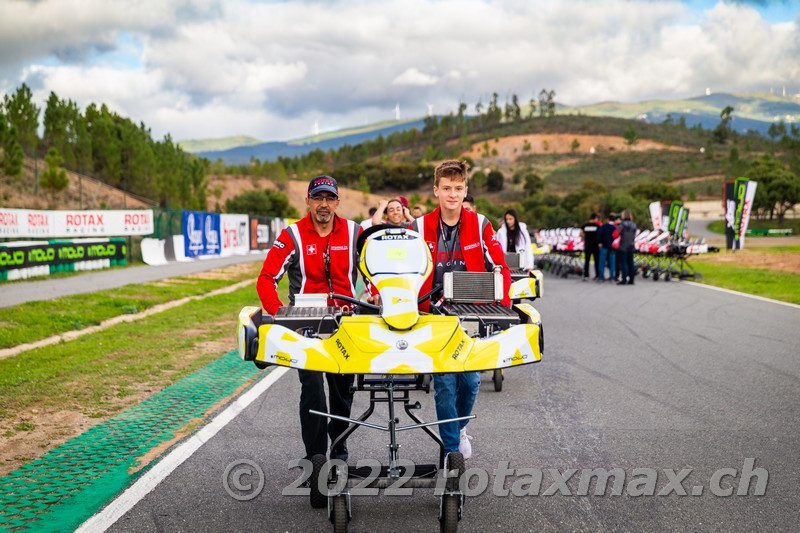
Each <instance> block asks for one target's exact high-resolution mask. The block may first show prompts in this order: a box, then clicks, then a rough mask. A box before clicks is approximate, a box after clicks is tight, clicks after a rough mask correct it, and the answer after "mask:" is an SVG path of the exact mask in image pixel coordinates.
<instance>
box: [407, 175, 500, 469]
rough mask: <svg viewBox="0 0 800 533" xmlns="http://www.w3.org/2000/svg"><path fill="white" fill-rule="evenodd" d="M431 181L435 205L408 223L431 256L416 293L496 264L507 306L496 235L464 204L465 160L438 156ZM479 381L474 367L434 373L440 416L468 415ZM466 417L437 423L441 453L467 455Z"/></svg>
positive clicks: (425, 305)
mask: <svg viewBox="0 0 800 533" xmlns="http://www.w3.org/2000/svg"><path fill="white" fill-rule="evenodd" d="M433 180H434V181H433V194H434V195H435V196H436V197H437V198H438V199H439V207H437V208H436V209H434V210H433V211H432V212H431V213H429V214H427V215H425V216H423V217H420V218H418V219H417V220H415V221H414V222H413V223H412V224H411V229H413V230H415V231H417V232H419V233H421V234H422V236H423V238H424V239H425V242H426V243H427V244H428V247H429V248H430V250H431V256H432V257H433V267H434V268H433V272H432V273H431V275H430V276H429V277H428V279H427V280H425V283H424V284H423V285H422V288H421V289H420V294H427V293H428V292H429V291H430V290H431V288H432V287H436V286H439V287H441V285H442V279H443V278H444V273H445V272H450V271H456V270H466V271H470V272H485V271H486V270H487V269H488V270H495V269H497V270H500V271H501V272H502V274H503V294H504V299H503V305H506V306H508V305H510V304H511V301H510V300H509V299H508V289H509V286H510V285H511V272H510V270H509V269H508V266H507V265H506V260H505V255H504V254H503V249H502V247H501V246H500V244H499V243H498V242H497V240H496V239H495V236H494V229H493V228H492V224H491V223H490V222H489V220H488V219H487V218H486V217H485V216H483V215H481V214H479V213H477V212H474V211H468V210H466V209H464V208H463V203H464V198H465V196H466V195H467V164H466V163H464V162H462V161H456V160H449V161H443V162H442V163H441V164H439V166H437V167H436V170H435V171H434V178H433ZM440 298H441V290H440V291H438V293H437V294H434V295H432V296H431V298H430V301H425V302H423V303H422V304H421V305H420V309H421V310H422V311H427V310H428V309H429V306H430V302H431V301H433V302H436V301H437V300H438V299H440ZM480 384H481V377H480V373H479V372H463V373H456V374H434V375H433V388H434V399H435V401H436V416H437V417H438V418H439V420H442V419H445V418H457V417H461V416H468V415H470V414H471V413H472V406H473V405H474V404H475V398H477V396H478V388H479V387H480ZM467 422H468V421H467V420H464V421H461V422H450V423H447V424H440V425H439V435H441V437H442V442H444V448H445V453H450V452H456V451H460V452H461V453H462V454H463V455H464V458H465V459H468V458H469V457H471V456H472V445H471V444H470V442H469V438H470V437H469V436H468V435H467V433H466V426H467Z"/></svg>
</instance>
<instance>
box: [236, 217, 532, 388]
mask: <svg viewBox="0 0 800 533" xmlns="http://www.w3.org/2000/svg"><path fill="white" fill-rule="evenodd" d="M365 233H366V232H365ZM362 237H364V239H363V240H364V242H363V247H362V249H361V253H360V269H361V271H362V272H363V273H364V275H365V276H366V277H367V279H368V280H369V281H370V283H372V284H373V285H374V286H375V287H376V288H377V290H378V292H379V293H380V295H381V307H380V315H374V314H357V313H353V312H350V311H344V310H338V311H336V310H334V311H332V314H327V313H328V311H325V313H326V314H325V316H324V317H323V318H322V319H321V320H320V324H322V322H323V320H324V321H326V323H327V324H329V325H330V324H332V325H333V327H330V328H329V329H328V330H327V331H328V332H330V336H329V337H327V338H322V337H325V335H321V333H322V332H321V331H318V330H319V329H320V328H319V327H317V328H313V327H312V328H305V330H302V329H300V330H295V329H294V328H289V327H286V325H282V324H280V323H276V322H277V321H278V319H277V318H273V317H271V316H266V315H262V312H261V309H260V308H257V307H245V308H244V309H242V311H241V312H240V314H239V324H238V331H237V336H238V344H239V353H240V355H241V357H242V359H244V360H248V361H255V362H256V363H257V364H260V365H280V366H287V367H291V368H297V369H303V370H313V371H318V372H331V373H337V374H431V373H444V372H471V371H477V370H492V369H498V368H507V367H510V366H516V365H521V364H528V363H535V362H537V361H539V360H540V359H541V356H542V349H543V348H542V344H543V337H542V333H541V318H540V316H539V313H538V312H537V311H536V310H535V309H534V308H533V307H532V306H531V305H530V304H527V303H521V304H517V305H515V306H514V310H515V311H516V313H517V315H518V316H519V322H521V323H517V324H516V325H512V326H511V327H508V328H507V329H501V330H500V331H497V330H496V329H492V328H489V330H487V331H489V332H490V333H491V334H490V335H487V336H485V337H482V338H481V337H471V336H470V335H469V334H467V332H466V331H465V328H464V327H462V326H463V324H462V322H461V319H460V317H459V316H454V315H452V314H451V315H446V314H431V315H425V314H420V313H419V312H418V309H417V299H418V292H419V290H420V287H421V286H422V283H423V281H424V280H425V279H426V278H427V277H428V275H430V272H431V269H432V261H431V255H430V251H429V249H428V246H427V244H426V243H425V241H424V240H423V239H422V237H421V235H420V234H419V233H417V232H415V231H412V230H408V229H400V228H388V229H381V228H373V230H371V234H369V235H367V234H365V235H363V236H362ZM321 296H323V298H322V301H323V302H324V301H325V298H324V295H321ZM330 296H334V295H330ZM539 296H541V275H539V277H532V278H528V279H525V280H519V281H518V282H515V284H514V285H512V289H511V291H510V297H511V298H512V299H514V298H536V297H539ZM330 309H333V308H330ZM512 314H513V313H512ZM309 329H311V330H313V331H311V332H310V334H309V331H308V330H309ZM298 331H300V332H298Z"/></svg>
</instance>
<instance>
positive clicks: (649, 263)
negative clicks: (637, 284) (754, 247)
mask: <svg viewBox="0 0 800 533" xmlns="http://www.w3.org/2000/svg"><path fill="white" fill-rule="evenodd" d="M535 238H536V245H535V246H534V255H535V263H536V266H537V268H540V269H541V270H544V271H547V272H550V273H552V274H555V275H557V276H560V277H562V278H566V277H567V276H569V275H570V274H574V275H577V276H582V275H583V265H584V242H583V238H582V237H581V230H580V228H551V229H542V230H539V231H538V232H537V233H536V235H535ZM634 248H635V253H634V266H635V268H636V271H637V272H638V273H640V274H641V275H642V277H644V278H652V279H653V280H654V281H658V280H659V279H663V280H664V281H669V280H671V279H672V278H676V279H689V278H691V279H701V277H702V275H701V274H700V273H699V272H697V270H695V268H694V267H693V266H692V265H691V263H690V262H689V258H690V257H691V256H693V255H699V254H705V253H710V252H719V248H717V247H714V246H709V245H708V244H706V243H705V242H704V240H703V239H677V238H675V237H673V236H672V235H671V234H670V232H669V231H666V230H642V231H638V232H637V234H636V238H635V239H634Z"/></svg>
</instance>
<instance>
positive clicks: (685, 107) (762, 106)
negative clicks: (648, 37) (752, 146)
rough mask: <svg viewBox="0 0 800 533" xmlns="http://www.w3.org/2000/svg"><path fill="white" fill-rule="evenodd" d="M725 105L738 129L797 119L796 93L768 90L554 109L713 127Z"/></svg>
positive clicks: (799, 102) (761, 129) (762, 128)
mask: <svg viewBox="0 0 800 533" xmlns="http://www.w3.org/2000/svg"><path fill="white" fill-rule="evenodd" d="M727 106H731V107H732V108H733V121H732V123H731V127H732V128H733V129H735V130H736V131H739V132H741V133H745V132H746V131H747V130H753V131H757V132H759V133H761V134H763V135H766V134H767V130H768V129H769V126H770V124H773V123H776V122H779V121H781V120H783V121H784V122H786V123H790V122H800V97H797V96H795V97H782V96H775V95H772V94H768V93H754V94H728V93H718V94H711V95H707V96H696V97H694V98H688V99H686V100H647V101H644V102H637V103H619V102H601V103H597V104H590V105H584V106H575V107H569V106H563V107H562V106H559V108H558V112H559V113H572V112H580V113H582V114H584V115H592V116H611V117H617V118H629V119H639V120H646V121H647V122H663V121H664V120H665V119H666V118H667V115H671V116H672V118H673V119H674V120H676V121H677V120H678V118H679V117H680V116H683V117H684V119H685V120H686V125H687V126H694V125H696V124H701V125H702V126H703V128H704V129H713V128H715V127H716V126H717V124H719V121H720V113H721V112H722V110H723V109H725V107H727Z"/></svg>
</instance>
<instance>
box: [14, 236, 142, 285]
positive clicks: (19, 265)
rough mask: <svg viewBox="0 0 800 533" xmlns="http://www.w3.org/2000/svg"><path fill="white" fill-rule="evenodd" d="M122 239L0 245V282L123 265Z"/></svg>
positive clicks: (124, 257) (123, 240) (49, 241)
mask: <svg viewBox="0 0 800 533" xmlns="http://www.w3.org/2000/svg"><path fill="white" fill-rule="evenodd" d="M127 251H128V247H127V244H126V243H125V239H123V238H111V239H72V240H63V239H61V240H55V239H53V240H48V241H17V242H9V243H2V244H0V281H7V280H17V279H27V278H31V277H37V276H47V275H50V274H52V273H55V272H75V271H80V270H98V269H101V268H109V267H111V266H116V265H125V264H126V254H127Z"/></svg>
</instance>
